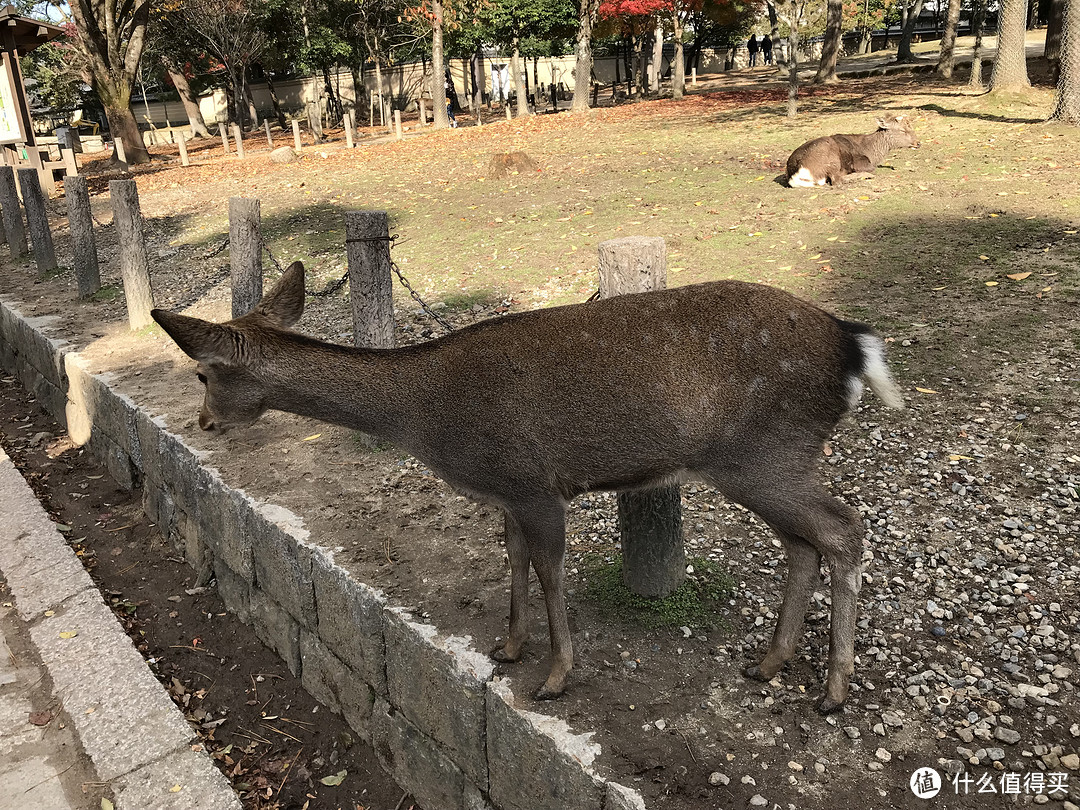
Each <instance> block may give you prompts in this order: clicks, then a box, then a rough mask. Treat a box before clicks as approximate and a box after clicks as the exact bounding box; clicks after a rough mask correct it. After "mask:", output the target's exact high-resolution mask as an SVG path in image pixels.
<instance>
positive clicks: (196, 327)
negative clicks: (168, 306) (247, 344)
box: [150, 309, 236, 363]
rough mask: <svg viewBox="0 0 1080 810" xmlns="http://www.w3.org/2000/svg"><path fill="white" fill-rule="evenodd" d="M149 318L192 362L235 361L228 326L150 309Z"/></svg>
mask: <svg viewBox="0 0 1080 810" xmlns="http://www.w3.org/2000/svg"><path fill="white" fill-rule="evenodd" d="M150 316H151V317H152V318H153V319H154V320H155V321H157V322H158V323H159V324H160V325H161V328H162V329H164V330H165V331H166V332H167V333H168V335H169V337H171V338H172V339H173V340H175V341H176V345H177V346H179V347H180V348H181V349H182V350H183V352H184V354H186V355H187V356H188V357H190V358H191V359H192V360H197V361H198V362H200V363H212V362H219V363H231V362H232V361H233V360H234V359H235V358H236V341H235V340H234V339H233V335H232V333H231V331H230V330H229V329H228V327H225V326H222V325H221V324H218V323H210V321H204V320H201V319H199V318H189V317H188V316H187V315H177V314H176V313H174V312H167V311H166V310H164V309H153V310H151V311H150Z"/></svg>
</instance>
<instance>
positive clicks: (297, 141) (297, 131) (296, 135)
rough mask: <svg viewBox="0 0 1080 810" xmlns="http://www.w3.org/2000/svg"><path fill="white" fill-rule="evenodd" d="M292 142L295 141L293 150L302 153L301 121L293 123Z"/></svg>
mask: <svg viewBox="0 0 1080 810" xmlns="http://www.w3.org/2000/svg"><path fill="white" fill-rule="evenodd" d="M292 140H293V148H294V149H296V151H297V152H299V151H300V122H299V121H293V122H292Z"/></svg>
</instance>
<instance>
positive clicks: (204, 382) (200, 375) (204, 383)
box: [195, 371, 206, 385]
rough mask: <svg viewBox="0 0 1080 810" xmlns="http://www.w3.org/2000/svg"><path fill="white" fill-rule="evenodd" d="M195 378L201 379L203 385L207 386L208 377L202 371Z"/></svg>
mask: <svg viewBox="0 0 1080 810" xmlns="http://www.w3.org/2000/svg"><path fill="white" fill-rule="evenodd" d="M195 376H196V377H198V378H199V382H201V383H202V384H203V385H206V375H205V374H203V373H202V372H201V371H200V372H198V373H197V374H196V375H195Z"/></svg>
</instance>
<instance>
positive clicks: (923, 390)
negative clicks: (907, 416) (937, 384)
mask: <svg viewBox="0 0 1080 810" xmlns="http://www.w3.org/2000/svg"><path fill="white" fill-rule="evenodd" d="M915 390H916V391H918V392H919V393H920V394H936V393H937V391H935V390H934V389H933V388H919V387H918V386H915Z"/></svg>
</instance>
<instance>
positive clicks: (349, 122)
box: [345, 112, 356, 149]
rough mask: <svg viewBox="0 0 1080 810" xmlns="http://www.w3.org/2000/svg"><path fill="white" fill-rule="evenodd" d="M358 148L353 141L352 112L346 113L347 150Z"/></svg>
mask: <svg viewBox="0 0 1080 810" xmlns="http://www.w3.org/2000/svg"><path fill="white" fill-rule="evenodd" d="M354 146H356V141H355V140H353V117H352V113H351V112H347V113H345V148H346V149H352V148H353V147H354Z"/></svg>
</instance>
